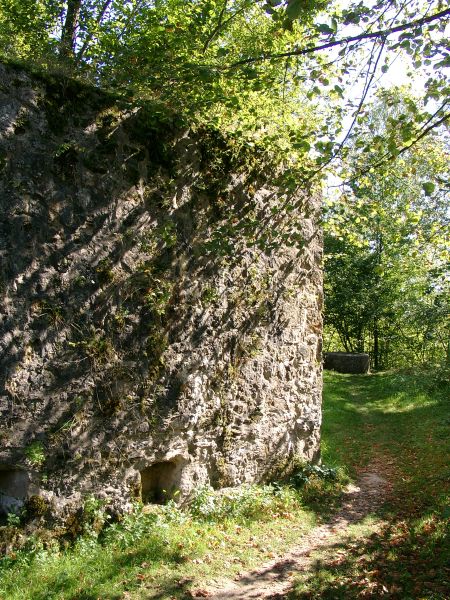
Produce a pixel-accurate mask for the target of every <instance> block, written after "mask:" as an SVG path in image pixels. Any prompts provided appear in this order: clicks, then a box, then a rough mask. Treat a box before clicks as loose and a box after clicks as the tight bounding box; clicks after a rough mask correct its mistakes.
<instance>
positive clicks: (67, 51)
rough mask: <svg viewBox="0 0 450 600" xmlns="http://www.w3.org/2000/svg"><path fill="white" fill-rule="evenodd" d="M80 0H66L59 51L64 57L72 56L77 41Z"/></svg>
mask: <svg viewBox="0 0 450 600" xmlns="http://www.w3.org/2000/svg"><path fill="white" fill-rule="evenodd" d="M81 1H82V0H68V2H67V13H66V18H65V20H64V25H63V30H62V34H61V43H60V47H59V53H60V55H61V56H64V57H66V58H74V56H75V46H76V42H77V27H78V19H79V17H80V10H81Z"/></svg>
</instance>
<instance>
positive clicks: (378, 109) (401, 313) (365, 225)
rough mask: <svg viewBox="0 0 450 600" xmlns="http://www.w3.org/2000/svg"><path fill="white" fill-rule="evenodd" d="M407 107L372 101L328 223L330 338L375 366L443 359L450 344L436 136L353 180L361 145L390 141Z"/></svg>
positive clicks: (403, 101)
mask: <svg viewBox="0 0 450 600" xmlns="http://www.w3.org/2000/svg"><path fill="white" fill-rule="evenodd" d="M415 103H416V101H415V100H414V98H412V97H411V96H409V95H407V94H405V93H404V92H402V91H401V90H396V91H394V92H391V93H387V92H385V93H383V94H381V95H380V97H379V100H378V102H377V103H376V105H375V106H374V107H373V109H372V110H371V112H370V114H369V115H368V117H367V121H366V133H365V135H362V136H361V137H360V138H359V139H358V141H357V142H356V143H355V145H354V148H353V152H352V153H351V154H349V157H348V159H349V161H348V165H344V167H343V169H344V173H345V175H346V176H348V177H349V181H350V183H348V184H347V185H344V191H343V193H341V194H340V195H338V197H337V198H336V202H334V203H332V204H331V205H330V207H329V211H328V216H327V220H326V226H327V230H328V237H327V240H326V250H327V255H328V257H327V261H326V295H327V297H326V322H327V330H328V333H329V335H331V338H332V336H333V332H335V333H337V334H338V336H339V339H340V342H341V345H342V346H343V347H344V348H345V349H347V350H350V351H354V350H363V349H365V350H370V351H371V352H372V354H373V359H374V365H375V366H376V367H380V366H382V365H384V366H389V365H392V364H393V363H399V362H401V361H402V357H403V360H406V361H410V362H426V361H435V360H438V359H439V358H440V359H442V358H444V357H445V354H446V349H447V346H448V330H447V329H446V320H445V310H446V306H447V309H448V302H447V301H446V291H448V290H447V289H446V287H447V286H448V282H446V281H445V275H446V270H445V269H446V264H447V262H448V249H447V247H446V233H447V232H448V208H447V202H446V199H447V191H448V189H447V187H448V184H446V182H447V181H448V151H447V150H446V146H445V144H443V142H442V139H441V138H439V137H438V136H436V135H435V136H433V138H432V139H429V140H427V141H425V140H423V141H422V142H421V143H418V144H416V145H415V146H414V147H413V148H412V149H411V150H410V151H409V152H407V153H406V152H405V153H403V154H402V156H401V157H399V158H398V159H397V161H396V162H395V163H390V164H389V165H387V166H385V167H384V168H383V169H379V170H372V171H370V170H369V171H368V172H367V173H366V174H365V175H364V176H359V177H358V178H354V177H353V175H352V169H353V170H354V171H359V170H361V167H364V160H367V158H365V153H364V150H363V149H364V147H365V145H366V144H368V143H371V140H372V139H373V138H374V137H377V136H385V137H389V135H391V132H390V129H391V127H392V124H393V123H395V122H396V121H397V120H398V119H399V118H400V117H401V116H402V115H404V114H406V113H407V110H408V107H409V106H411V105H415ZM354 171H353V172H354ZM329 340H330V338H329ZM330 341H332V339H331V340H330Z"/></svg>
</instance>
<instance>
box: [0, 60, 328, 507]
mask: <svg viewBox="0 0 450 600" xmlns="http://www.w3.org/2000/svg"><path fill="white" fill-rule="evenodd" d="M267 165H268V161H267V158H266V157H265V156H264V154H263V153H262V151H260V150H255V149H251V148H250V149H245V148H244V149H237V148H236V143H235V142H234V141H233V139H232V138H231V139H226V138H224V137H223V136H222V135H221V134H220V133H219V132H214V131H210V130H197V131H194V130H192V129H188V128H186V126H185V125H183V124H182V123H180V122H177V119H176V118H175V117H174V116H173V115H172V116H171V115H170V114H168V113H167V112H165V111H164V110H163V109H162V108H161V107H159V106H156V105H155V106H153V105H150V104H148V105H145V106H141V107H138V106H135V105H133V104H132V103H128V102H127V101H124V100H121V99H118V98H114V97H112V96H108V95H105V94H102V93H100V92H99V91H97V90H95V89H92V88H89V87H84V86H82V85H80V84H79V83H75V82H73V81H70V80H66V79H63V78H51V77H46V78H43V77H37V76H34V75H30V74H28V73H27V72H25V71H23V70H20V69H17V68H13V67H10V66H6V65H5V66H0V177H1V180H0V260H1V266H0V297H1V300H0V303H1V314H0V354H1V356H0V361H1V364H0V505H1V504H2V503H3V505H6V504H7V503H8V502H9V503H11V502H12V503H13V504H14V502H16V501H17V502H18V503H19V504H20V503H21V502H23V501H24V498H26V497H27V496H29V495H30V494H33V495H40V496H41V497H43V498H45V499H46V500H48V501H50V502H51V503H53V505H54V506H55V508H56V509H63V508H64V507H66V508H67V507H71V506H77V505H79V504H80V503H81V502H82V498H83V496H85V495H86V494H91V493H93V494H94V495H97V496H99V497H105V498H107V499H108V500H109V501H111V502H113V503H116V504H117V505H120V506H121V507H122V508H123V507H124V506H126V504H127V503H128V502H130V501H131V500H132V499H133V498H136V497H143V498H144V500H145V501H149V502H152V501H155V502H159V501H163V500H164V499H165V497H164V496H165V495H166V496H167V495H170V494H171V493H172V492H173V491H174V490H175V489H179V490H180V491H181V494H180V496H181V497H185V496H188V495H189V493H190V492H191V491H192V489H193V488H194V487H195V486H198V485H200V484H203V483H210V484H211V485H213V486H216V487H220V486H229V485H237V484H240V483H242V482H253V481H262V480H265V479H267V478H268V477H271V476H273V475H274V474H276V472H277V471H279V470H280V469H282V468H284V467H285V466H286V464H287V463H288V462H289V460H290V459H292V457H294V456H300V457H304V458H305V459H307V460H312V459H314V458H315V457H317V455H318V447H319V426H320V402H321V348H320V339H321V305H322V278H321V267H320V263H321V236H320V231H319V228H318V224H317V223H318V213H319V202H318V199H317V198H316V197H314V196H313V195H311V194H306V193H303V192H302V191H301V190H300V191H298V190H296V191H292V190H290V188H289V187H288V186H287V185H286V178H284V177H283V172H282V170H281V169H274V168H273V167H270V168H269V167H268V166H267ZM15 481H16V482H18V484H17V486H16V487H17V490H16V492H17V493H16V496H15V495H14V494H15V491H14V489H15V488H14V482H15ZM2 482H3V483H2ZM3 484H4V485H3ZM2 486H3V487H2ZM19 488H20V489H19ZM0 510H1V506H0Z"/></svg>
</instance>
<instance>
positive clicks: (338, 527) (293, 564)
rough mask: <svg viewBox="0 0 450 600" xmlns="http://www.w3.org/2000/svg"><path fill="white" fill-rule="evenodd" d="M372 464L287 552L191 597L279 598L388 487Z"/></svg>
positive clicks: (227, 599)
mask: <svg viewBox="0 0 450 600" xmlns="http://www.w3.org/2000/svg"><path fill="white" fill-rule="evenodd" d="M380 470H381V472H383V475H384V469H378V468H376V466H375V465H373V466H372V467H371V468H370V469H369V470H367V471H366V472H364V473H362V474H361V476H360V478H359V481H358V485H357V486H355V485H352V486H349V487H348V489H347V491H346V498H345V500H344V503H343V505H342V508H341V509H340V510H339V512H338V513H337V514H336V516H335V517H334V518H333V519H332V520H331V521H330V522H328V523H325V524H324V525H321V526H319V527H315V528H314V529H313V530H312V531H311V532H310V533H309V534H308V535H306V536H305V537H304V538H302V543H301V545H299V546H297V547H295V548H293V549H292V550H291V551H290V552H288V553H287V554H285V555H284V556H282V557H281V558H278V559H276V560H273V561H271V562H268V563H266V564H264V565H262V566H260V567H258V568H256V569H253V570H252V571H249V572H247V573H245V574H243V575H241V576H240V577H239V579H237V580H235V581H229V582H224V584H223V587H221V588H220V589H217V588H212V587H210V588H208V589H202V590H194V591H193V592H192V595H191V597H193V598H196V597H197V598H198V597H207V598H210V599H211V600H250V599H253V600H254V599H255V598H261V599H266V600H269V599H270V600H276V599H279V600H281V599H282V598H284V596H285V594H286V593H287V592H288V591H289V590H290V588H291V587H292V579H293V578H294V577H295V576H296V575H298V574H299V573H300V572H302V571H306V570H307V569H308V568H310V567H311V564H312V558H311V556H310V555H311V553H312V552H313V551H315V550H319V549H324V550H325V549H326V548H327V547H331V546H332V545H333V544H334V543H336V541H337V540H338V539H339V538H340V537H342V535H343V533H344V532H345V530H346V528H347V527H348V526H349V525H351V524H354V523H358V522H359V521H361V520H362V519H363V518H364V517H365V516H366V515H367V514H369V513H371V512H373V511H374V510H375V509H376V508H377V507H378V506H379V505H380V504H381V503H382V501H383V499H384V498H385V496H386V494H387V493H388V491H389V488H390V486H389V483H388V481H387V479H385V478H384V477H381V475H380V474H379V472H380Z"/></svg>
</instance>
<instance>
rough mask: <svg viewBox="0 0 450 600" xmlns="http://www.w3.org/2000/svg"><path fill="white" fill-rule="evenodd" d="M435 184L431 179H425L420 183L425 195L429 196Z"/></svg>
mask: <svg viewBox="0 0 450 600" xmlns="http://www.w3.org/2000/svg"><path fill="white" fill-rule="evenodd" d="M435 188H436V185H435V184H434V183H433V182H432V181H427V182H425V183H422V189H423V191H424V192H425V196H431V194H432V193H433V192H434V190H435Z"/></svg>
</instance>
